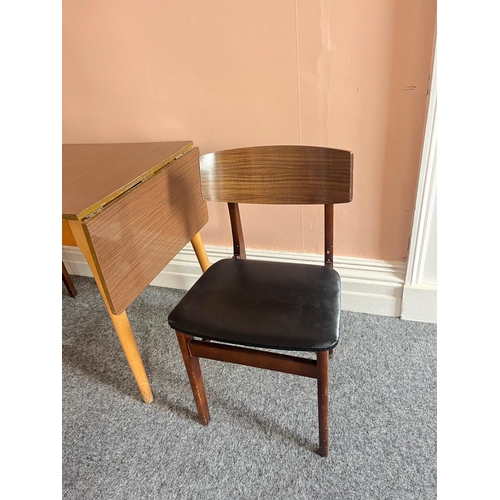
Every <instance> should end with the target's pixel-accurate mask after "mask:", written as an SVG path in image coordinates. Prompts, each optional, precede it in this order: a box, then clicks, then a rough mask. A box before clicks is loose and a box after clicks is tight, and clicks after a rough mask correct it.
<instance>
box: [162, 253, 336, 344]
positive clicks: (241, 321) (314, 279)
mask: <svg viewBox="0 0 500 500" xmlns="http://www.w3.org/2000/svg"><path fill="white" fill-rule="evenodd" d="M339 321H340V276H339V274H338V273H337V271H335V270H333V269H329V268H327V267H325V266H315V265H308V264H289V263H281V262H268V261H266V262H264V261H256V260H246V259H223V260H220V261H218V262H216V263H215V264H213V265H212V266H211V267H209V268H208V270H207V271H206V272H205V273H204V274H203V275H202V276H201V277H200V279H199V280H198V281H197V282H196V283H195V284H194V285H193V286H192V287H191V289H190V290H189V291H188V292H187V293H186V295H185V296H184V297H183V298H182V299H181V301H180V302H179V303H178V304H177V306H176V307H175V308H174V310H173V311H172V312H171V313H170V315H169V317H168V324H169V325H170V326H171V327H172V328H173V329H174V330H176V331H179V332H182V333H185V334H188V335H192V336H194V337H203V338H207V339H211V340H216V341H217V340H219V341H223V342H227V343H230V344H240V345H247V346H254V347H263V348H270V349H284V350H293V351H323V350H328V349H331V348H332V347H334V346H335V345H336V344H337V342H338V338H339Z"/></svg>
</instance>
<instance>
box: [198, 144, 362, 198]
mask: <svg viewBox="0 0 500 500" xmlns="http://www.w3.org/2000/svg"><path fill="white" fill-rule="evenodd" d="M352 170H353V155H352V153H351V152H350V151H344V150H340V149H331V148H322V147H315V146H257V147H251V148H240V149H230V150H226V151H218V152H215V153H208V154H205V155H202V156H201V157H200V173H201V187H202V194H203V198H204V199H205V200H207V201H223V202H227V203H269V204H276V205H279V204H290V203H291V204H297V205H307V204H317V203H320V204H325V205H326V204H332V203H348V202H349V201H351V200H352Z"/></svg>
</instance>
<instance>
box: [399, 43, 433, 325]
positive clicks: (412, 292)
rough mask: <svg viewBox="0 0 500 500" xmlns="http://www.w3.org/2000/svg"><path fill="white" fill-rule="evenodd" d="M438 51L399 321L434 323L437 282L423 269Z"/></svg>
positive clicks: (429, 244)
mask: <svg viewBox="0 0 500 500" xmlns="http://www.w3.org/2000/svg"><path fill="white" fill-rule="evenodd" d="M436 61H437V50H436V51H435V54H434V61H433V69H432V77H431V83H430V95H429V109H428V113H427V123H426V128H425V136H424V144H423V150H422V159H421V164H420V174H419V180H418V188H417V196H416V202H415V213H414V218H413V228H412V235H411V240H410V249H409V255H408V266H407V271H406V280H405V285H404V288H403V300H402V305H401V318H402V319H408V320H415V321H426V322H431V323H436V322H437V279H433V280H431V282H429V279H428V278H427V277H426V273H425V270H426V267H429V266H432V267H433V268H435V267H436V262H435V261H434V260H433V261H432V262H430V261H429V259H435V255H436V252H435V249H436V247H437V236H436V234H435V231H433V220H432V216H433V215H435V214H434V212H433V209H434V208H435V206H436V205H435V203H436V199H437V186H436V184H437V183H436V178H437V140H436V118H437V116H436V115H437V95H436V94H437V89H436V87H437V85H436V83H437V78H436V76H437V72H436Z"/></svg>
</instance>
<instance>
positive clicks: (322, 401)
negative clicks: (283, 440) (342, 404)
mask: <svg viewBox="0 0 500 500" xmlns="http://www.w3.org/2000/svg"><path fill="white" fill-rule="evenodd" d="M328 358H329V352H328V351H318V353H317V360H318V418H319V454H320V455H321V456H322V457H326V456H328Z"/></svg>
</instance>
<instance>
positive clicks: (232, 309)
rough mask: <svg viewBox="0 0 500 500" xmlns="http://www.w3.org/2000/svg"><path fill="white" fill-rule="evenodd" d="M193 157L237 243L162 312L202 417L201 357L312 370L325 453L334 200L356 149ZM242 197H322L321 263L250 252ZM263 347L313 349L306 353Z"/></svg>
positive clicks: (345, 195) (293, 200)
mask: <svg viewBox="0 0 500 500" xmlns="http://www.w3.org/2000/svg"><path fill="white" fill-rule="evenodd" d="M199 162H200V173H201V186H202V195H203V198H204V199H205V200H207V201H218V202H226V203H228V207H229V215H230V220H231V229H232V235H233V243H234V257H233V258H232V259H223V260H220V261H218V262H216V263H215V264H213V265H212V266H211V267H210V268H208V270H207V271H206V272H205V273H204V274H203V275H202V276H201V277H200V278H199V280H198V281H197V282H196V283H195V284H194V285H193V286H192V287H191V289H190V290H189V291H188V292H187V293H186V294H185V296H184V297H183V298H182V299H181V300H180V302H179V303H178V304H177V306H176V307H175V308H174V309H173V311H172V312H171V313H170V315H169V317H168V323H169V325H170V326H171V327H172V328H173V329H174V330H175V331H176V334H177V339H178V341H179V345H180V349H181V352H182V357H183V360H184V364H185V366H186V370H187V373H188V377H189V381H190V384H191V388H192V391H193V395H194V399H195V402H196V406H197V408H198V412H199V414H200V417H201V420H202V423H203V424H204V425H207V424H208V421H209V418H210V415H209V410H208V404H207V398H206V394H205V388H204V385H203V379H202V375H201V370H200V364H199V361H198V359H199V358H208V359H215V360H219V361H227V362H230V363H237V364H242V365H247V366H255V367H259V368H266V369H269V370H276V371H280V372H285V373H291V374H295V375H301V376H305V377H312V378H316V379H317V381H318V382H317V384H318V410H319V454H320V455H321V456H327V454H328V358H329V351H330V352H331V353H332V354H333V348H334V347H335V346H336V345H337V343H338V340H339V322H340V276H339V274H338V273H337V271H335V270H334V269H333V206H334V204H336V203H347V202H350V201H351V200H352V171H353V154H352V153H351V152H349V151H342V150H338V149H330V148H322V147H312V146H259V147H250V148H241V149H233V150H226V151H219V152H215V153H209V154H205V155H202V156H200V158H199ZM238 203H265V204H321V205H324V214H325V223H324V224H325V226H324V227H325V261H324V262H325V265H324V266H315V265H307V264H291V263H280V262H267V261H257V260H247V259H246V255H245V246H244V241H243V232H242V226H241V221H240V215H239V208H238ZM198 339H199V340H198ZM263 349H265V350H263ZM269 350H285V351H286V350H289V351H314V352H316V353H317V354H316V359H306V358H304V357H298V356H295V355H294V356H292V355H285V354H280V353H275V352H270V351H269Z"/></svg>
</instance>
